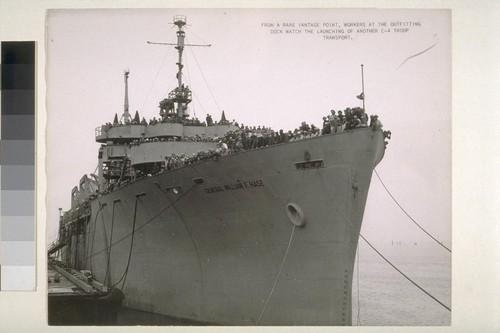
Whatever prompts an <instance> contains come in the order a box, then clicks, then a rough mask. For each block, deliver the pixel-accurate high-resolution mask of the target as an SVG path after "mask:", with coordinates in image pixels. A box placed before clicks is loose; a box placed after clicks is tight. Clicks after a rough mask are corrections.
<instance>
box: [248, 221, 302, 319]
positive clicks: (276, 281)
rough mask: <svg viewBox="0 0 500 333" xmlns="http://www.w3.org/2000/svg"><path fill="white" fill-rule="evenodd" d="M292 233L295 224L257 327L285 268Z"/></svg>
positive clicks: (293, 229)
mask: <svg viewBox="0 0 500 333" xmlns="http://www.w3.org/2000/svg"><path fill="white" fill-rule="evenodd" d="M294 231H295V224H294V225H293V228H292V233H291V234H290V239H289V240H288V245H287V247H286V251H285V255H284V256H283V261H282V262H281V267H280V270H279V271H278V275H277V276H276V280H274V284H273V287H272V288H271V292H270V293H269V297H268V298H267V301H266V304H265V305H264V308H263V309H262V312H261V314H260V316H259V319H258V320H257V325H259V323H260V321H261V319H262V316H263V315H264V312H266V309H267V305H268V304H269V301H270V300H271V297H272V296H273V293H274V289H275V288H276V285H277V284H278V281H279V279H280V276H281V271H282V270H283V266H285V261H286V257H287V256H288V251H289V250H290V245H291V244H292V239H293V233H294Z"/></svg>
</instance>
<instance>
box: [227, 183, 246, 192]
mask: <svg viewBox="0 0 500 333" xmlns="http://www.w3.org/2000/svg"><path fill="white" fill-rule="evenodd" d="M224 188H225V189H226V190H228V191H230V190H239V189H242V188H245V186H243V184H242V183H234V184H227V185H224Z"/></svg>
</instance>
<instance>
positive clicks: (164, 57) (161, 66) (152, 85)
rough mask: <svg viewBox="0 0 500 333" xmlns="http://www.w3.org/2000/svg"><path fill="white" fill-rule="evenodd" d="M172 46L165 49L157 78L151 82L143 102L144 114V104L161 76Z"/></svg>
mask: <svg viewBox="0 0 500 333" xmlns="http://www.w3.org/2000/svg"><path fill="white" fill-rule="evenodd" d="M169 51H170V48H167V50H166V51H165V55H164V56H163V60H162V61H161V65H160V68H158V72H157V73H156V76H155V79H154V81H153V83H152V84H151V87H150V88H149V91H148V94H147V95H146V98H145V99H144V102H143V103H142V106H141V110H140V113H141V114H142V111H143V110H144V106H145V105H146V102H147V101H148V98H149V95H150V94H151V91H152V90H153V87H154V86H155V84H156V81H157V80H158V76H160V72H161V69H162V68H163V65H164V64H165V60H166V59H167V55H168V54H169Z"/></svg>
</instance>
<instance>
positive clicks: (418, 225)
mask: <svg viewBox="0 0 500 333" xmlns="http://www.w3.org/2000/svg"><path fill="white" fill-rule="evenodd" d="M373 171H375V174H376V175H377V178H378V180H380V183H382V186H383V187H384V188H385V190H386V191H387V193H388V194H389V196H390V197H391V198H392V200H394V202H395V203H396V205H398V207H399V208H400V209H401V210H402V211H403V213H405V214H406V216H408V218H409V219H410V220H412V221H413V223H415V224H416V225H417V227H419V228H420V229H421V230H422V231H423V232H425V233H426V234H427V236H429V237H430V238H432V239H433V240H434V241H435V242H436V243H438V244H439V245H441V246H442V247H444V248H445V249H446V250H448V252H450V253H451V250H450V249H449V248H447V247H446V246H445V245H443V243H441V242H440V241H438V240H437V239H436V238H435V237H434V236H432V235H431V234H430V233H429V232H428V231H427V230H425V229H424V228H423V227H422V226H421V225H420V224H418V223H417V221H415V220H414V219H413V218H412V217H411V216H410V214H408V213H407V212H406V210H405V209H404V208H403V207H402V206H401V205H400V204H399V202H398V201H397V200H396V198H394V196H393V195H392V194H391V192H390V191H389V189H388V188H387V186H385V184H384V182H383V181H382V178H380V176H379V174H378V172H377V170H375V169H373Z"/></svg>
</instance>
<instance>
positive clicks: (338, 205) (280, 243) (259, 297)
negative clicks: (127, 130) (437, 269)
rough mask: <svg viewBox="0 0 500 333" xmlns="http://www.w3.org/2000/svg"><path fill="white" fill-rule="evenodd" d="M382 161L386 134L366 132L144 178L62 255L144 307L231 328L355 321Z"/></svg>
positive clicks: (94, 218) (97, 205) (118, 195)
mask: <svg viewBox="0 0 500 333" xmlns="http://www.w3.org/2000/svg"><path fill="white" fill-rule="evenodd" d="M383 154H384V142H383V135H382V133H381V131H374V130H372V129H369V128H366V129H359V130H355V131H346V132H343V133H339V134H335V135H328V136H319V137H314V138H309V139H304V140H298V141H292V142H288V143H286V144H280V145H273V146H269V147H265V148H261V149H255V150H250V151H244V152H241V153H238V154H233V155H229V156H224V157H221V158H219V159H217V160H210V161H205V162H202V163H197V164H191V165H188V166H185V167H182V168H179V169H177V170H172V171H168V172H164V173H161V174H159V175H155V176H151V177H145V178H143V179H139V180H137V181H136V182H134V183H131V184H128V185H127V186H124V187H122V188H120V189H118V190H116V191H114V192H111V193H108V194H106V195H102V196H100V197H98V198H96V199H95V200H93V201H92V203H91V214H90V218H89V219H88V223H87V226H86V230H85V232H84V233H83V234H80V235H79V236H76V235H75V236H73V237H72V238H71V239H72V241H71V243H72V244H69V245H68V246H67V247H66V249H65V251H64V252H63V259H64V260H65V261H67V262H70V263H71V264H73V265H75V266H76V267H79V268H81V269H89V270H91V271H92V272H93V274H94V277H95V279H97V280H98V281H103V282H105V283H108V284H109V285H113V286H115V287H118V288H120V289H122V291H123V293H124V295H125V299H124V302H123V303H124V305H125V306H128V307H130V308H134V309H138V310H142V311H148V312H153V313H158V314H163V315H169V316H173V317H179V318H185V319H191V320H197V321H200V322H206V323H213V324H226V325H350V324H351V285H352V274H353V266H354V259H355V255H356V249H357V242H358V236H359V230H360V228H361V223H362V219H363V213H364V207H365V202H366V197H367V194H368V188H369V184H370V180H371V176H372V171H373V168H374V167H375V166H376V164H377V163H378V162H379V161H380V160H381V159H382V157H383ZM308 161H321V163H319V164H316V165H315V166H312V167H311V166H310V164H308V163H307V162H308ZM297 163H298V164H297ZM297 165H299V167H297ZM290 205H292V206H290ZM290 207H293V209H292V211H291V208H290ZM287 210H288V212H287ZM297 210H298V211H299V213H300V214H299V215H300V216H299V217H297V216H294V214H293V213H296V212H297ZM290 213H292V214H290ZM290 216H292V218H291V217H290ZM294 218H295V219H294ZM292 220H293V221H294V222H295V223H296V224H299V225H300V224H303V225H301V226H297V225H296V224H293V223H292ZM110 245H112V246H110Z"/></svg>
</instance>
